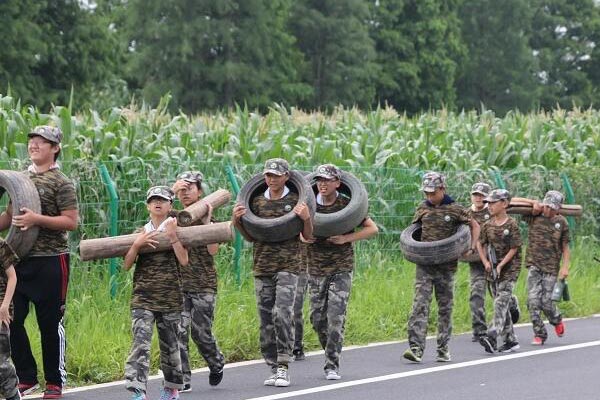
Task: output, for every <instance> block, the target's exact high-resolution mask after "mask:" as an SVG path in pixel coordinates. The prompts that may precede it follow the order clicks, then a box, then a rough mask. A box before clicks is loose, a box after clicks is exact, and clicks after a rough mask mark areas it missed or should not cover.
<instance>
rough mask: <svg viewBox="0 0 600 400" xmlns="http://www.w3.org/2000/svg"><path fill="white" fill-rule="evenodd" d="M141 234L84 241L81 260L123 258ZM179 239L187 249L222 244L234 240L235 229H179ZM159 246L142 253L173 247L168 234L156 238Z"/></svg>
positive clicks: (227, 224)
mask: <svg viewBox="0 0 600 400" xmlns="http://www.w3.org/2000/svg"><path fill="white" fill-rule="evenodd" d="M138 235H139V233H134V234H131V235H121V236H113V237H106V238H99V239H88V240H82V241H81V242H80V243H79V255H80V257H81V260H83V261H89V260H97V259H101V258H113V257H122V256H124V255H125V254H127V251H129V249H130V248H131V245H132V244H133V242H134V241H135V239H136V237H137V236H138ZM177 237H178V238H179V240H180V241H181V243H182V244H183V245H184V246H185V247H187V248H192V247H198V246H205V245H207V244H211V243H222V242H229V241H231V240H233V229H232V225H231V222H230V221H227V222H218V223H216V224H211V225H196V226H189V227H181V228H177ZM156 240H158V242H159V243H158V245H157V246H156V249H153V248H152V247H150V246H146V247H143V248H142V249H140V253H153V252H157V251H164V250H168V249H170V248H171V247H172V245H171V242H170V240H169V238H168V237H167V234H166V233H164V232H161V233H159V234H158V235H157V236H156Z"/></svg>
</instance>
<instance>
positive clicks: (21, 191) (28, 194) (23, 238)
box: [0, 170, 42, 258]
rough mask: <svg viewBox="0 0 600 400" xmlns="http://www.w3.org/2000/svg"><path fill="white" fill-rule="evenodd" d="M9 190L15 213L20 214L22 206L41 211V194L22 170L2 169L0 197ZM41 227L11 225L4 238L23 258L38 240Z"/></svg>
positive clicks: (0, 174) (0, 173) (37, 211)
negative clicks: (23, 227)
mask: <svg viewBox="0 0 600 400" xmlns="http://www.w3.org/2000/svg"><path fill="white" fill-rule="evenodd" d="M5 192H8V196H9V197H10V201H11V202H12V212H13V215H18V214H20V212H19V210H20V209H21V208H22V207H26V208H29V209H30V210H31V211H33V212H36V213H41V212H42V211H41V210H42V208H41V205H40V196H39V194H38V191H37V189H36V187H35V185H34V184H33V182H32V181H31V180H30V179H29V177H27V175H25V174H23V173H22V172H16V171H7V170H0V197H2V195H4V193H5ZM39 230H40V228H39V227H37V226H33V227H31V228H29V229H27V230H25V231H22V230H21V229H19V228H17V227H15V226H13V225H11V226H10V228H9V229H8V235H7V236H6V238H5V239H4V240H5V241H6V243H7V244H8V245H9V246H10V248H11V249H12V250H13V251H14V252H15V253H16V254H17V255H18V256H19V258H23V257H25V256H27V254H28V253H29V250H31V248H32V247H33V245H34V243H35V241H36V240H37V237H38V233H39Z"/></svg>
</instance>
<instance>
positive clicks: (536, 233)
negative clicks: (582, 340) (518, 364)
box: [518, 190, 571, 346]
mask: <svg viewBox="0 0 600 400" xmlns="http://www.w3.org/2000/svg"><path fill="white" fill-rule="evenodd" d="M563 199H564V197H563V195H562V194H561V193H560V192H558V191H556V190H550V191H548V192H547V193H546V195H545V196H544V200H543V201H542V202H541V203H540V202H538V201H535V200H529V199H524V198H519V199H518V200H519V201H525V202H529V203H530V204H532V206H533V209H532V216H531V217H525V218H524V220H525V221H526V222H527V223H528V225H529V229H528V231H529V232H528V242H529V245H528V247H527V258H526V259H525V265H526V267H527V269H528V274H527V308H528V309H529V315H530V317H531V322H532V325H533V334H534V337H533V341H532V344H533V345H536V346H541V345H543V344H544V343H545V342H546V340H547V339H548V332H547V330H546V328H545V326H544V321H543V319H542V312H543V313H544V314H545V315H546V317H547V318H548V322H550V324H551V325H553V326H554V332H555V333H556V335H557V336H558V337H561V336H563V334H564V332H565V325H564V323H563V321H562V316H561V314H560V310H559V309H558V308H557V307H556V304H555V302H553V301H552V299H551V295H552V289H553V287H554V284H555V283H556V281H557V279H562V280H564V279H566V278H567V277H568V276H569V263H570V258H571V251H570V249H569V224H568V223H567V220H566V218H565V217H564V216H562V215H560V214H559V211H560V208H561V206H562V203H563Z"/></svg>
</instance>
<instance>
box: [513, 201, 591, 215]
mask: <svg viewBox="0 0 600 400" xmlns="http://www.w3.org/2000/svg"><path fill="white" fill-rule="evenodd" d="M532 209H533V207H532V206H531V204H529V203H526V202H521V201H511V202H510V205H509V206H508V210H506V212H507V213H509V214H519V215H531V211H532ZM558 213H559V214H561V215H566V216H574V217H580V216H581V214H582V213H583V208H582V207H581V206H580V205H577V204H563V205H562V207H560V210H559V211H558Z"/></svg>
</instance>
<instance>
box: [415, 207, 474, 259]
mask: <svg viewBox="0 0 600 400" xmlns="http://www.w3.org/2000/svg"><path fill="white" fill-rule="evenodd" d="M417 222H420V223H421V241H422V242H434V241H437V240H442V239H446V238H448V237H450V236H452V235H454V234H455V233H456V231H457V230H458V227H459V226H460V225H463V224H469V223H470V222H471V217H470V216H469V213H468V212H467V210H466V209H465V208H464V207H462V206H461V205H459V204H456V203H455V202H454V201H453V200H451V199H450V197H449V196H446V197H445V198H444V202H443V204H441V205H439V206H437V207H434V206H433V205H431V203H429V202H428V201H424V202H423V203H421V205H420V206H419V207H418V208H417V211H416V212H415V216H414V218H413V223H417ZM457 265H458V260H454V261H451V262H448V263H446V264H440V265H439V267H440V268H449V269H453V270H456V267H457Z"/></svg>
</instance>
